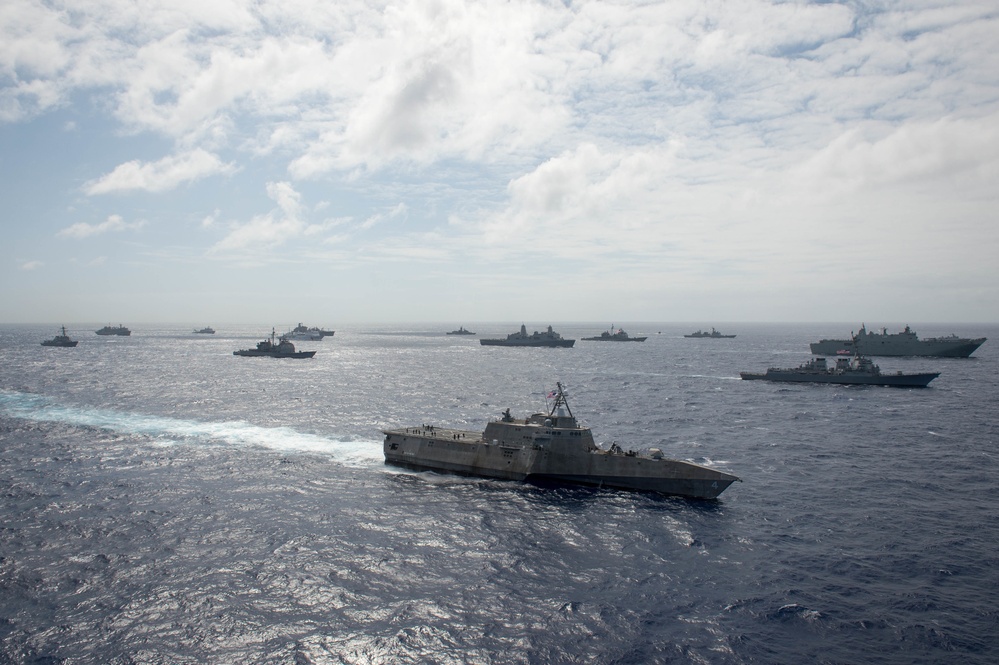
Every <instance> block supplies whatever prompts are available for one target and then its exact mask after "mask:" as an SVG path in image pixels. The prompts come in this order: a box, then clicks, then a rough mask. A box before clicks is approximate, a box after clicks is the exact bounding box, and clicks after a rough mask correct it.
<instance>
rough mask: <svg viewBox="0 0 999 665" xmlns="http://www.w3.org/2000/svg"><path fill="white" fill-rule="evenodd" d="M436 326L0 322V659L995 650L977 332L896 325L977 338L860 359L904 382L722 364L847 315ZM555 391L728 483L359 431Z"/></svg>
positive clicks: (990, 653)
mask: <svg viewBox="0 0 999 665" xmlns="http://www.w3.org/2000/svg"><path fill="white" fill-rule="evenodd" d="M901 323H903V324H904V323H905V322H901ZM455 326H456V324H445V325H440V326H429V325H410V326H407V325H399V326H381V327H378V326H371V327H357V328H354V329H345V330H337V333H336V336H335V337H333V338H327V339H325V340H323V341H321V342H302V343H299V344H298V346H299V347H300V348H309V349H311V348H315V349H318V351H319V352H318V353H317V355H316V357H315V358H313V359H312V360H273V359H267V358H240V357H234V356H233V355H232V351H233V350H235V349H239V348H247V347H249V346H252V345H253V344H254V343H255V342H256V341H258V340H259V339H262V338H263V335H264V333H265V332H266V331H267V330H268V329H269V326H254V327H250V326H228V327H227V326H224V325H221V324H215V327H216V328H217V329H218V331H219V332H218V334H216V335H214V336H210V337H205V336H199V335H192V334H191V333H190V331H191V330H192V328H193V326H162V325H161V326H141V325H138V324H136V325H133V326H131V327H132V329H133V335H132V337H129V338H107V337H98V336H96V335H94V333H93V330H95V329H96V328H97V327H99V325H96V324H95V325H86V326H84V325H75V326H67V327H68V329H69V332H70V335H71V336H72V337H73V338H75V339H79V340H80V345H79V346H78V347H77V348H75V349H60V348H45V347H41V346H40V345H39V343H40V342H41V340H42V339H46V338H49V337H51V336H53V335H54V334H56V332H57V331H56V330H55V328H54V327H39V326H6V327H0V489H2V491H3V502H2V504H0V510H2V520H0V663H121V664H125V663H289V664H295V665H302V664H306V663H316V664H319V663H351V664H354V663H358V664H360V663H622V664H623V663H636V664H641V663H885V664H888V663H898V664H902V663H905V664H910V663H995V662H999V601H997V600H996V598H997V596H999V594H997V591H999V554H997V552H999V547H997V543H999V500H997V496H996V490H997V486H999V461H997V458H999V426H997V411H999V409H997V403H999V399H997V398H999V379H997V370H999V345H997V342H999V327H997V326H981V325H976V326H954V327H946V326H939V325H937V326H934V325H929V324H926V325H917V324H913V328H914V329H915V330H916V331H917V332H919V333H920V335H921V336H924V337H926V336H932V335H936V334H949V333H951V332H955V333H957V334H962V335H970V336H983V335H984V336H987V337H989V338H990V339H989V341H988V342H986V344H985V345H984V346H983V347H982V348H980V349H979V350H978V351H977V352H976V353H975V355H974V356H972V357H971V358H969V359H928V358H900V359H895V358H884V359H878V360H877V362H878V363H879V364H880V365H881V367H882V368H883V369H884V370H886V371H895V370H902V371H925V370H932V371H939V372H941V376H940V377H939V378H938V379H936V380H935V381H934V382H933V383H931V384H930V387H929V388H927V389H924V390H904V389H891V388H880V387H838V386H822V385H781V384H770V383H764V382H746V381H740V380H739V378H738V373H739V371H745V370H754V371H755V370H763V369H765V368H766V367H767V366H769V365H779V366H794V365H797V364H799V363H801V362H803V361H805V360H806V359H808V358H809V357H810V356H809V354H808V346H807V345H808V342H809V341H814V340H816V339H818V338H820V337H828V336H839V335H841V334H844V333H846V332H848V331H849V328H850V326H849V324H830V325H823V326H820V325H780V326H778V325H760V324H745V325H737V324H730V325H725V326H723V327H722V326H719V327H722V329H723V330H724V331H725V332H732V333H737V334H738V337H737V338H735V339H730V340H691V339H684V338H683V337H682V333H684V332H690V330H691V329H693V328H692V327H691V326H679V325H676V324H669V323H632V324H626V325H624V327H625V329H626V330H628V331H629V333H631V334H632V335H639V334H641V335H649V339H648V341H646V342H644V343H641V344H611V343H594V342H582V341H580V342H577V343H576V347H575V348H573V349H504V348H499V347H482V346H480V345H479V343H478V337H467V338H466V337H453V336H450V337H449V336H446V335H444V334H443V333H444V331H445V330H450V329H452V328H454V327H455ZM469 327H471V328H472V329H473V330H477V331H478V332H479V333H480V334H479V336H482V335H483V334H487V335H490V336H493V335H496V336H498V335H505V334H506V333H507V332H511V331H513V330H515V329H516V328H518V327H519V322H516V323H515V324H505V325H504V324H496V325H490V326H483V327H481V328H478V327H476V326H469ZM529 327H530V326H529ZM537 327H538V328H540V327H541V325H538V326H537ZM854 327H855V326H854ZM891 327H892V329H896V328H897V327H898V326H891ZM601 328H602V326H601V325H581V324H580V325H568V324H567V325H561V326H556V330H558V331H560V332H562V333H563V335H565V336H567V337H576V338H578V337H580V336H583V335H592V334H596V333H598V332H599V331H600V329H601ZM555 381H561V382H563V384H565V385H566V387H567V389H568V391H569V400H570V406H571V407H572V409H573V412H574V413H575V414H576V415H577V417H579V418H580V419H581V420H583V421H584V422H585V423H586V424H587V425H589V426H590V427H592V428H593V430H594V434H595V436H596V438H597V440H598V442H600V443H601V444H602V445H604V446H608V445H610V443H612V442H617V443H619V444H620V445H621V446H622V447H624V448H634V449H644V448H649V447H656V448H660V449H662V450H663V451H664V452H665V453H666V454H667V455H668V456H671V457H675V458H680V459H687V460H692V461H695V462H698V463H702V464H707V465H710V466H714V467H716V468H719V469H721V470H724V471H726V472H730V473H733V474H735V475H737V476H739V477H740V478H741V479H742V481H743V482H741V483H736V484H734V485H733V486H732V487H730V488H729V489H728V490H726V492H725V493H724V494H722V495H721V498H720V499H719V500H717V501H708V502H706V501H690V500H685V499H679V498H669V497H662V496H657V495H649V494H640V493H626V492H616V491H601V490H592V489H582V488H550V487H535V486H532V485H528V484H521V483H514V482H501V481H491V480H482V479H474V478H463V477H455V476H448V475H441V474H435V473H415V472H410V471H403V470H400V469H395V468H392V467H387V466H385V465H384V464H383V461H382V459H383V458H382V451H381V434H380V428H385V427H399V426H405V425H414V424H423V423H429V424H438V425H455V426H458V427H462V428H473V429H478V428H481V427H482V426H483V425H484V424H485V422H486V421H487V420H488V419H490V418H494V417H498V416H499V414H500V412H501V411H502V410H503V409H505V408H507V407H510V408H511V409H512V411H513V413H514V414H515V415H518V416H523V415H524V414H526V413H531V412H536V411H540V410H542V409H543V408H544V399H543V396H544V394H545V393H546V392H547V391H548V390H550V389H551V388H552V387H553V386H554V383H555Z"/></svg>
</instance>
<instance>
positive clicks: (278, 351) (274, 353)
mask: <svg viewBox="0 0 999 665" xmlns="http://www.w3.org/2000/svg"><path fill="white" fill-rule="evenodd" d="M232 355H234V356H254V357H256V356H266V357H268V358H311V357H312V356H314V355H316V352H315V351H296V350H295V345H294V344H292V343H291V342H289V341H288V340H284V339H283V340H281V341H280V342H278V343H277V344H275V343H274V330H273V329H271V338H270V339H265V340H264V341H262V342H257V348H255V349H240V350H239V351H233V352H232Z"/></svg>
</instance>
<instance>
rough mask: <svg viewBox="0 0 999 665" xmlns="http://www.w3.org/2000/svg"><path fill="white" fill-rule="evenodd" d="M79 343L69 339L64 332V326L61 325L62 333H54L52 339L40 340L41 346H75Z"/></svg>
mask: <svg viewBox="0 0 999 665" xmlns="http://www.w3.org/2000/svg"><path fill="white" fill-rule="evenodd" d="M77 344H79V342H78V341H76V340H75V339H70V338H69V335H67V334H66V326H63V327H62V334H61V335H56V336H55V337H53V338H52V339H47V340H45V341H44V342H42V346H76V345H77Z"/></svg>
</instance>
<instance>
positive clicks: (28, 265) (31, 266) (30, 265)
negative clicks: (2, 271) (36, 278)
mask: <svg viewBox="0 0 999 665" xmlns="http://www.w3.org/2000/svg"><path fill="white" fill-rule="evenodd" d="M44 265H45V264H44V263H42V262H41V261H24V262H22V263H21V270H37V269H38V268H41V267H42V266H44Z"/></svg>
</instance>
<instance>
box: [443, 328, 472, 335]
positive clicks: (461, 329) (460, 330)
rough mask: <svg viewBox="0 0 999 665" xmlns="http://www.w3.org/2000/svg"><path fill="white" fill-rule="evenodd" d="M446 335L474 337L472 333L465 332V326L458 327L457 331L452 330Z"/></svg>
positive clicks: (469, 331)
mask: <svg viewBox="0 0 999 665" xmlns="http://www.w3.org/2000/svg"><path fill="white" fill-rule="evenodd" d="M446 334H448V335H474V334H475V333H473V332H472V331H471V330H465V326H458V329H457V330H452V331H451V332H449V333H446Z"/></svg>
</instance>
